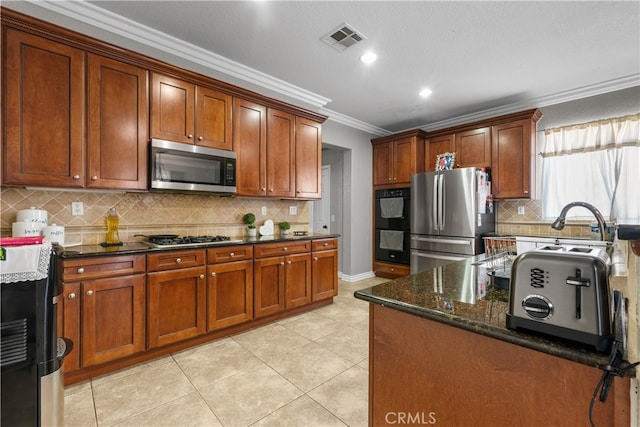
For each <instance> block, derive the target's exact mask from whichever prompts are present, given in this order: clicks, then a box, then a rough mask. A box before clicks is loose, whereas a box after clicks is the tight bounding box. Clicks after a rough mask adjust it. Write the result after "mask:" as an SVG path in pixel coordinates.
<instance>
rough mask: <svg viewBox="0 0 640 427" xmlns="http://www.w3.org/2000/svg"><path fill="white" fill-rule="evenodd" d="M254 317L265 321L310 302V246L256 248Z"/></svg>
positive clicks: (301, 243) (297, 243)
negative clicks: (280, 312) (266, 317)
mask: <svg viewBox="0 0 640 427" xmlns="http://www.w3.org/2000/svg"><path fill="white" fill-rule="evenodd" d="M253 279H254V316H255V317H256V318H258V317H264V316H267V315H270V314H274V313H277V312H279V311H282V310H284V309H287V308H293V307H299V306H301V305H304V304H308V303H310V302H311V242H310V241H308V240H306V241H295V242H287V243H268V244H262V245H256V246H255V249H254V277H253Z"/></svg>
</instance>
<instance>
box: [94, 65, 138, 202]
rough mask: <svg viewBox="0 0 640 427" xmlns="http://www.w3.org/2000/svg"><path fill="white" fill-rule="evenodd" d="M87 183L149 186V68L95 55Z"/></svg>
mask: <svg viewBox="0 0 640 427" xmlns="http://www.w3.org/2000/svg"><path fill="white" fill-rule="evenodd" d="M87 58H88V60H87V63H88V74H87V80H88V84H87V90H88V97H87V99H88V107H89V114H88V116H87V119H88V120H87V177H88V179H87V182H86V186H87V188H118V189H126V190H146V189H147V180H148V177H147V162H148V154H147V141H148V139H149V137H148V121H149V111H148V109H149V96H148V89H147V71H146V70H144V69H142V68H139V67H136V66H133V65H129V64H125V63H122V62H119V61H114V60H112V59H107V58H103V57H101V56H98V55H93V54H89V55H88V56H87Z"/></svg>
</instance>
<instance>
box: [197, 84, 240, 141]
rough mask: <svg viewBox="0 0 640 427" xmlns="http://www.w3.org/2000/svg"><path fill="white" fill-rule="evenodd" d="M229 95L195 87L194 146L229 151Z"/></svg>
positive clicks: (231, 99) (230, 108) (231, 100)
mask: <svg viewBox="0 0 640 427" xmlns="http://www.w3.org/2000/svg"><path fill="white" fill-rule="evenodd" d="M232 104H233V98H232V97H231V95H227V94H226V93H223V92H219V91H217V90H212V89H207V88H203V87H196V144H197V145H203V146H205V147H211V148H219V149H222V150H231V149H232V148H233V140H232V139H231V111H232V108H233V105H232Z"/></svg>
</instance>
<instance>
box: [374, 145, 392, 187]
mask: <svg viewBox="0 0 640 427" xmlns="http://www.w3.org/2000/svg"><path fill="white" fill-rule="evenodd" d="M392 147H393V145H392V142H384V143H381V144H375V145H374V146H373V185H388V184H392V183H393V177H392V164H393V151H392Z"/></svg>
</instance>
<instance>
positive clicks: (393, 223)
mask: <svg viewBox="0 0 640 427" xmlns="http://www.w3.org/2000/svg"><path fill="white" fill-rule="evenodd" d="M410 197H411V188H409V187H407V188H397V189H390V190H376V192H375V199H376V200H375V211H376V214H375V230H376V237H375V239H376V242H375V243H376V249H375V256H376V261H384V262H393V263H398V264H407V265H409V262H410V259H411V257H410V254H409V233H410V231H411V221H410V218H409V213H410V212H411V200H410Z"/></svg>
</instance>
